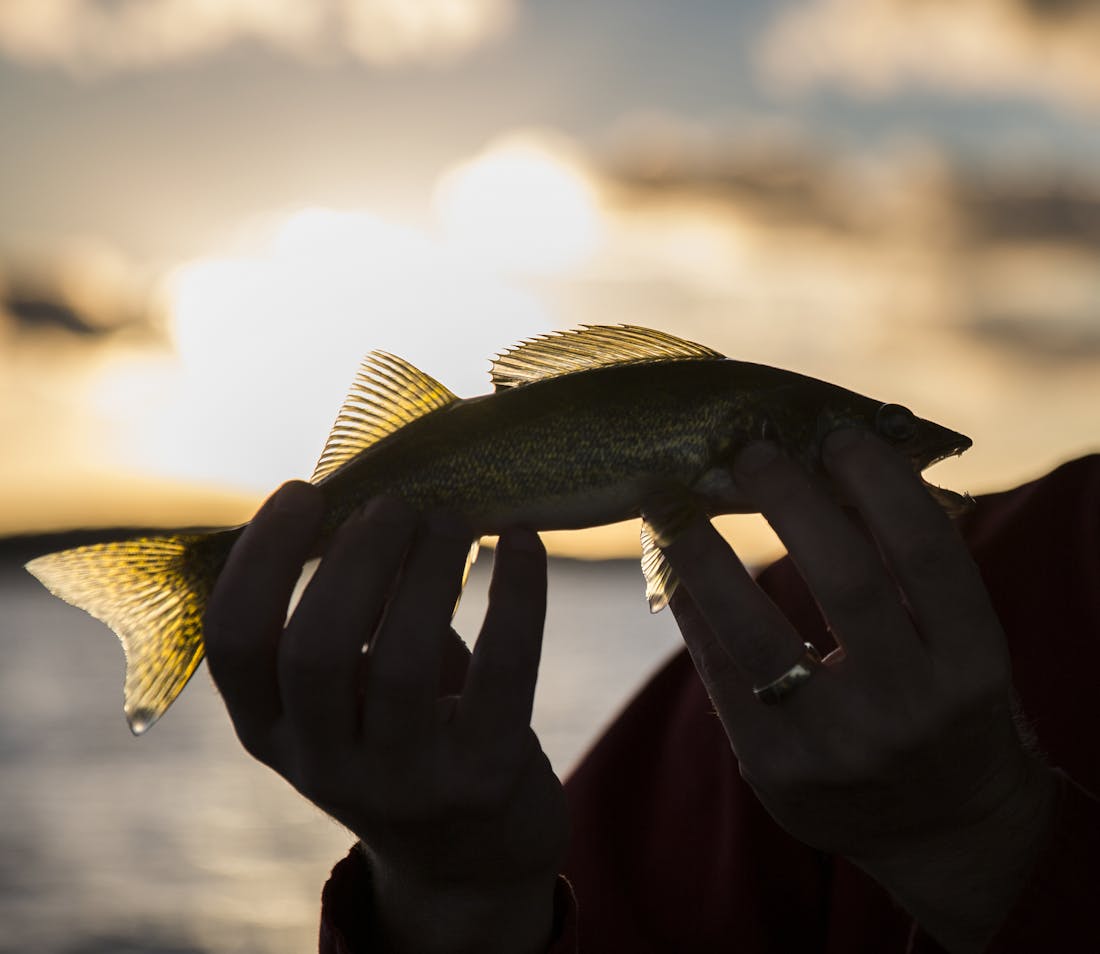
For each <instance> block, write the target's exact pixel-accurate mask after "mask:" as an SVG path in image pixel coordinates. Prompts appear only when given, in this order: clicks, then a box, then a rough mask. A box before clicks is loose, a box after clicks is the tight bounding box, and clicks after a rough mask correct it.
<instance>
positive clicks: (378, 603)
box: [279, 498, 416, 747]
mask: <svg viewBox="0 0 1100 954" xmlns="http://www.w3.org/2000/svg"><path fill="white" fill-rule="evenodd" d="M415 527H416V517H415V514H414V513H413V511H412V510H410V509H409V508H408V507H407V506H405V504H403V503H401V502H400V501H398V500H394V499H388V498H376V499H374V500H372V501H371V502H370V503H369V504H368V505H367V507H366V508H365V510H364V511H363V512H362V513H360V514H357V515H355V516H353V517H352V518H351V519H349V520H348V521H347V522H346V523H344V525H343V526H342V527H341V528H340V530H339V531H338V532H337V533H336V535H335V537H334V539H333V541H332V544H331V546H330V547H329V549H328V552H327V554H326V555H325V557H324V559H323V560H322V561H321V565H320V567H318V569H317V572H316V573H315V574H314V576H313V579H312V580H310V582H309V586H308V587H307V588H306V591H305V593H304V594H303V596H302V599H301V601H300V602H299V604H298V607H297V609H296V610H295V611H294V615H293V617H292V618H291V621H290V624H289V626H288V627H287V630H286V632H285V633H284V635H283V639H282V641H281V643H280V649H279V686H280V688H281V691H282V701H283V708H284V710H285V714H286V718H287V722H288V726H289V728H290V730H291V732H292V733H294V734H295V735H297V736H298V737H300V738H303V739H308V740H309V742H310V744H311V745H314V746H325V747H339V746H341V745H343V744H346V743H348V742H351V741H352V740H353V739H354V738H355V737H357V736H358V734H359V726H360V721H359V688H360V682H361V679H362V663H363V650H364V646H365V644H366V642H367V640H368V639H369V637H370V634H371V633H373V632H374V630H375V627H376V626H377V625H378V621H379V619H380V618H381V615H382V609H383V607H384V605H385V601H386V596H387V594H388V593H389V591H390V588H391V586H392V585H393V582H394V579H395V578H396V576H397V572H398V570H399V569H400V567H401V561H402V559H403V558H404V556H405V551H406V549H407V548H408V545H409V543H410V542H411V540H412V535H413V531H414V529H415Z"/></svg>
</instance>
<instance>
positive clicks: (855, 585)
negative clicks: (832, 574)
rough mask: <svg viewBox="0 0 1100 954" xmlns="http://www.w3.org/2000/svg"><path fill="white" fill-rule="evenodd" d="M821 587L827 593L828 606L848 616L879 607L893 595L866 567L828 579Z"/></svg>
mask: <svg viewBox="0 0 1100 954" xmlns="http://www.w3.org/2000/svg"><path fill="white" fill-rule="evenodd" d="M821 589H822V593H823V594H825V593H827V594H828V601H829V606H830V608H831V609H833V610H835V611H837V612H840V613H842V614H844V615H848V616H857V615H860V614H862V613H865V612H867V611H868V610H871V609H874V608H877V607H880V606H881V605H882V604H883V603H884V602H885V600H886V599H887V598H888V597H890V596H892V595H893V594H890V593H888V592H887V589H886V586H885V585H884V584H883V582H882V581H881V580H880V579H878V578H877V577H876V576H875V575H874V574H872V573H871V572H870V571H869V570H868V569H867V568H861V569H859V570H858V571H857V572H855V573H850V574H846V575H844V576H842V577H839V578H837V579H833V580H828V581H826V582H824V584H823V585H822V587H821Z"/></svg>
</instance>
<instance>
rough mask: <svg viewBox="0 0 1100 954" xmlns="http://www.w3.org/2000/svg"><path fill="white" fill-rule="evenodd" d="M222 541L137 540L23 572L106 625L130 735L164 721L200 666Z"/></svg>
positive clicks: (182, 535) (185, 537)
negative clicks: (118, 654) (120, 655)
mask: <svg viewBox="0 0 1100 954" xmlns="http://www.w3.org/2000/svg"><path fill="white" fill-rule="evenodd" d="M225 536H228V535H227V534H223V533H217V532H214V533H202V532H171V533H166V534H163V535H149V536H142V537H136V538H133V539H129V540H121V541H118V542H116V543H97V544H92V545H90V546H82V547H75V548H73V549H71V550H62V551H60V552H57V553H50V554H47V555H45V556H41V557H38V558H37V559H35V560H31V561H30V562H29V563H28V564H27V565H26V568H27V570H28V571H30V573H31V574H33V575H34V576H35V577H37V578H38V580H40V581H41V582H42V584H43V585H44V586H45V587H46V589H48V590H49V591H50V592H51V593H53V594H54V595H55V596H59V597H60V598H61V599H63V600H65V602H66V603H71V604H72V605H73V606H77V607H79V608H80V609H82V610H84V611H85V612H87V613H89V614H90V615H92V616H94V617H95V618H96V619H99V620H101V621H102V622H104V623H106V624H107V625H108V626H109V627H110V628H111V629H112V630H114V632H115V634H116V635H117V636H118V638H119V640H120V641H121V642H122V649H123V651H124V652H125V654H126V686H125V702H124V711H125V713H126V719H127V721H128V722H129V724H130V731H132V732H133V733H134V735H141V734H142V733H144V732H145V731H146V730H147V729H148V728H149V727H150V726H151V725H152V724H153V723H154V722H156V721H157V719H159V718H160V717H161V716H162V715H163V714H164V712H165V711H166V710H167V709H168V707H169V706H170V705H171V704H172V702H173V701H174V700H175V699H176V697H177V696H178V695H179V694H180V692H181V691H182V690H183V687H184V686H185V685H186V684H187V680H188V679H190V678H191V675H192V673H194V671H195V668H196V667H197V666H198V664H199V662H200V661H201V660H202V656H203V639H202V618H203V613H204V611H205V609H206V601H207V597H208V596H209V594H210V591H211V589H212V588H213V585H214V580H215V579H216V578H217V575H218V571H219V570H220V567H221V564H222V562H224V558H225V555H226V554H227V553H228V549H229V545H230V544H231V542H232V540H231V539H229V540H225V541H222V540H216V538H219V537H225ZM214 541H216V543H215V545H214V546H210V544H211V542H214Z"/></svg>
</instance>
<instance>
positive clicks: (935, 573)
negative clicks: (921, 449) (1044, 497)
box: [825, 430, 1003, 657]
mask: <svg viewBox="0 0 1100 954" xmlns="http://www.w3.org/2000/svg"><path fill="white" fill-rule="evenodd" d="M825 463H826V466H827V467H828V469H829V471H830V473H831V474H832V475H833V477H834V479H835V480H836V481H837V483H838V484H839V485H840V486H841V487H843V488H844V489H845V490H846V492H847V493H848V495H849V496H850V497H851V498H852V500H853V501H854V502H855V504H856V506H857V507H858V508H859V511H860V513H861V514H862V515H863V518H864V520H865V521H866V523H867V525H868V527H869V528H870V530H871V533H872V534H873V535H874V537H875V540H876V542H877V543H878V545H879V547H880V548H881V550H882V553H883V555H884V556H885V558H886V560H887V562H888V564H889V566H890V570H891V572H892V573H893V575H894V577H895V578H896V579H897V581H898V583H899V584H900V586H901V589H902V591H903V592H904V593H905V596H906V601H907V603H908V605H909V609H910V612H911V613H912V616H913V618H914V619H915V621H916V624H917V629H918V630H919V632H920V634H921V636H922V638H923V640H924V643H925V645H926V646H927V647H928V648H929V650H930V651H931V652H932V653H933V654H941V655H943V654H954V655H956V656H959V657H969V656H972V655H974V654H975V653H978V654H983V655H984V654H988V653H989V652H991V651H996V652H1001V651H1002V648H1003V639H1002V637H1001V635H1000V624H999V623H998V622H997V620H996V615H995V613H994V612H993V609H992V607H991V606H990V603H989V598H988V595H987V594H986V590H985V586H984V584H983V583H982V580H981V574H980V573H979V571H978V568H977V566H976V565H975V563H974V561H973V559H972V558H971V556H970V554H969V552H967V549H966V545H965V543H964V542H963V540H962V537H960V536H959V534H958V532H957V530H956V529H955V527H954V525H953V524H952V523H951V521H950V519H949V518H948V517H947V515H946V514H945V513H944V512H943V511H942V510H941V509H940V507H939V505H938V504H936V502H935V501H934V500H933V499H932V497H931V496H930V495H929V494H928V492H927V491H926V490H925V488H924V486H923V484H922V483H921V481H920V479H919V477H918V476H917V475H915V474H914V473H913V471H912V468H911V467H910V465H909V464H908V462H907V461H905V460H904V459H903V458H902V457H900V456H899V455H898V454H896V453H894V452H893V451H892V450H890V448H889V447H887V446H886V445H885V444H883V443H882V442H881V441H880V440H878V439H876V438H875V437H873V436H872V435H870V434H865V433H863V432H861V431H853V430H847V431H840V432H837V433H835V434H832V435H830V436H829V438H828V439H827V440H826V442H825Z"/></svg>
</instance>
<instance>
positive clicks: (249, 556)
mask: <svg viewBox="0 0 1100 954" xmlns="http://www.w3.org/2000/svg"><path fill="white" fill-rule="evenodd" d="M323 512H324V499H323V497H322V496H321V493H320V492H319V491H318V490H317V489H316V488H315V487H312V486H311V485H310V484H306V483H303V482H301V481H293V482H291V483H288V484H284V485H283V486H282V487H280V488H279V490H278V491H277V492H276V493H275V494H274V495H273V496H272V497H270V498H269V499H268V501H267V502H266V503H265V504H264V505H263V507H261V508H260V511H259V513H257V514H256V516H255V517H254V518H253V520H252V522H251V523H250V524H249V525H248V526H247V527H246V528H245V530H244V532H243V533H242V534H241V537H240V539H239V540H238V541H237V542H236V544H235V545H234V547H233V550H232V551H231V552H230V554H229V559H228V560H227V561H226V565H225V568H224V569H223V570H222V572H221V574H220V575H219V577H218V581H217V583H216V585H215V587H214V591H213V593H212V594H211V596H210V601H209V603H208V605H207V610H206V618H205V621H204V634H205V640H206V655H207V659H208V663H209V666H210V675H211V676H212V677H213V679H214V682H215V684H216V685H217V687H218V690H219V691H220V692H221V695H222V698H223V699H224V700H225V705H226V708H227V709H228V711H229V717H230V718H231V719H232V721H233V725H234V728H235V729H236V730H237V735H238V736H239V737H240V739H241V741H242V742H243V743H244V745H245V747H246V748H248V749H249V751H253V752H255V751H256V748H257V747H258V746H259V745H260V742H261V740H262V739H263V738H266V736H267V734H268V732H269V730H270V728H271V725H272V724H273V723H274V721H275V720H276V719H277V718H278V717H279V714H280V711H281V708H282V707H281V703H280V700H279V686H278V674H277V668H276V653H277V651H278V644H279V638H280V636H281V635H282V631H283V623H284V622H285V620H286V613H287V607H288V606H289V604H290V597H291V594H292V593H293V591H294V585H295V583H296V582H297V581H298V577H299V575H300V574H301V572H302V565H303V564H304V563H305V561H306V560H307V559H308V556H309V552H310V548H311V547H312V545H313V542H314V539H315V537H316V535H317V532H318V530H319V528H320V524H321V518H322V515H323Z"/></svg>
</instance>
